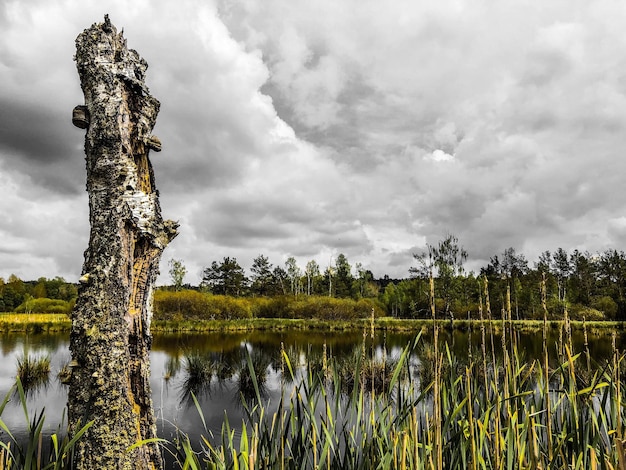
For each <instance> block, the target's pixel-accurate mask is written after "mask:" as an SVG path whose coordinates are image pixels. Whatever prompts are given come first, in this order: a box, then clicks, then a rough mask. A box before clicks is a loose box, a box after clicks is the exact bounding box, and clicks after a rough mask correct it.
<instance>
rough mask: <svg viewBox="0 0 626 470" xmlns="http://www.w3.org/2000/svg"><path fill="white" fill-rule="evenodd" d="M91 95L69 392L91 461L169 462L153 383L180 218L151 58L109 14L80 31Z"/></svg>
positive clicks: (87, 465) (83, 77) (80, 461)
mask: <svg viewBox="0 0 626 470" xmlns="http://www.w3.org/2000/svg"><path fill="white" fill-rule="evenodd" d="M75 59H76V65H77V69H78V74H79V76H80V82H81V88H82V90H83V93H84V97H85V104H84V105H80V106H77V107H76V108H75V109H74V111H73V114H72V122H73V123H74V125H76V126H77V127H79V128H82V129H86V135H85V155H86V163H87V165H86V166H87V192H88V194H89V209H90V212H89V221H90V224H91V232H90V238H89V247H88V248H87V250H86V251H85V261H84V264H83V273H82V276H81V278H80V290H79V295H78V299H77V302H76V307H75V308H74V311H73V312H72V332H71V336H70V350H71V353H72V364H73V366H72V368H71V371H72V374H71V379H70V389H69V394H68V410H69V420H70V426H71V428H72V429H73V430H74V431H77V430H78V429H80V427H81V426H83V425H84V424H85V423H87V422H90V421H94V424H93V425H92V426H91V427H90V428H89V429H88V430H87V432H86V433H85V434H84V436H83V437H82V438H81V439H80V440H79V441H78V444H77V449H76V455H75V466H76V468H82V469H94V468H110V469H122V468H123V469H127V468H129V469H130V468H132V469H144V468H146V469H147V468H162V462H161V456H160V453H159V451H158V447H157V445H156V444H154V443H149V444H144V445H140V446H136V447H134V448H133V449H132V450H131V451H128V449H129V448H131V446H133V444H136V443H138V442H141V441H144V440H146V439H152V438H155V437H156V425H155V418H154V412H153V408H152V399H151V390H150V363H149V351H150V346H151V334H150V321H151V317H152V287H153V284H154V281H155V280H156V277H157V275H158V266H159V261H160V258H161V254H162V252H163V250H164V249H165V247H166V246H167V244H168V243H169V242H170V241H171V240H172V239H173V238H174V237H175V236H176V235H177V231H176V229H177V227H178V224H177V223H175V222H173V221H169V220H163V219H162V217H161V208H160V205H159V200H158V192H157V190H156V187H155V182H154V173H153V170H152V165H151V163H150V160H149V158H148V154H149V151H150V149H152V150H155V151H159V150H160V148H161V142H160V140H159V139H158V138H157V137H155V136H153V135H152V134H151V132H152V128H153V127H154V124H155V122H156V117H157V113H158V111H159V102H158V101H157V100H156V99H155V98H154V97H152V96H151V95H150V94H149V91H148V89H147V88H146V86H145V83H144V79H145V73H146V69H147V67H148V64H147V63H146V62H145V60H143V59H142V58H141V57H140V56H139V54H138V53H137V52H136V51H134V50H132V49H128V48H127V45H126V40H125V39H124V37H123V35H122V33H119V34H118V33H117V30H116V28H115V27H114V26H113V25H112V24H111V23H110V21H109V18H108V16H105V21H104V23H98V24H94V25H92V26H91V27H90V28H89V29H86V30H85V31H84V32H82V33H81V34H80V35H79V36H78V37H77V39H76V58H75Z"/></svg>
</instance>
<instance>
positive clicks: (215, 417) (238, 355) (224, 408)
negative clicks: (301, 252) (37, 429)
mask: <svg viewBox="0 0 626 470" xmlns="http://www.w3.org/2000/svg"><path fill="white" fill-rule="evenodd" d="M414 338H415V334H411V333H383V332H377V333H376V335H375V338H374V339H373V341H372V340H371V339H370V338H369V336H367V337H366V338H365V341H366V343H365V344H366V346H367V352H368V355H369V354H371V353H372V352H373V354H374V355H375V356H377V357H379V358H380V357H387V358H394V357H396V358H397V357H399V355H400V354H401V352H402V349H403V348H404V347H405V346H406V345H407V344H408V343H410V342H412V341H413V340H414ZM441 338H442V343H443V342H445V341H447V342H448V343H449V345H450V347H451V349H452V350H453V352H454V353H455V354H456V355H457V356H458V357H460V358H464V357H467V356H468V351H469V350H470V349H471V350H473V351H474V352H473V353H474V354H475V355H476V357H478V355H479V354H480V338H481V335H480V331H473V332H460V331H456V332H455V333H454V335H453V337H449V336H448V335H446V334H445V333H442V335H441ZM429 340H430V339H429V338H426V337H424V338H423V341H425V342H428V341H429ZM487 341H488V344H489V341H490V340H489V338H488V340H487ZM500 341H501V339H500V338H499V337H494V343H495V345H496V347H495V350H496V351H501V350H502V349H501V347H500V344H501V343H500ZM557 341H558V332H554V331H553V332H552V333H551V336H550V338H549V340H548V343H549V344H552V345H554V344H555V343H556V342H557ZM573 341H574V344H575V346H574V349H575V350H577V351H581V350H582V349H583V343H584V339H583V335H582V332H576V333H575V334H574V337H573ZM363 345H364V335H363V333H361V332H340V333H316V332H311V331H306V332H302V331H297V332H248V333H228V334H223V333H206V334H201V335H198V334H194V335H191V334H155V336H154V342H153V348H152V352H151V370H152V376H151V386H152V393H153V405H154V409H155V413H156V415H157V419H158V433H159V435H160V436H161V437H163V438H165V439H168V440H172V439H173V438H174V437H175V434H176V429H180V430H182V431H184V432H186V433H189V434H191V435H192V436H194V435H197V433H199V432H202V434H204V435H206V434H207V433H206V432H204V431H202V430H203V424H202V419H201V417H200V415H199V413H198V411H197V409H196V407H195V405H194V404H193V401H192V400H191V398H190V396H191V394H190V392H193V393H194V394H195V395H196V396H197V398H198V402H199V404H200V406H201V408H202V412H203V415H204V419H205V421H206V425H207V428H208V430H209V431H212V432H213V433H215V434H217V435H219V432H220V429H221V426H222V423H223V422H224V415H225V414H227V415H228V419H229V422H230V423H231V425H233V426H234V427H236V426H237V424H238V423H241V421H242V419H243V418H244V414H245V413H244V410H243V408H242V406H241V398H240V397H241V394H242V393H243V394H244V395H249V396H250V398H251V397H252V395H251V393H252V390H251V387H250V385H249V384H250V382H249V381H247V380H246V379H247V377H248V374H247V371H248V366H247V359H246V357H247V354H249V355H250V357H251V358H252V361H253V363H254V365H255V370H257V372H258V373H259V374H258V375H259V378H260V380H261V386H262V391H263V400H265V402H266V404H267V408H268V412H270V413H272V412H273V411H275V410H276V407H277V405H278V403H279V401H280V396H281V387H282V385H283V374H282V371H283V370H284V369H285V365H284V363H283V362H282V361H281V348H283V349H284V350H285V352H286V354H287V355H288V357H289V358H290V360H291V362H292V364H293V365H294V367H295V368H296V370H298V368H299V370H303V369H304V368H305V366H306V363H307V362H310V363H317V364H321V363H322V361H323V357H324V356H326V358H336V359H337V360H341V359H342V358H347V357H352V356H355V355H359V354H361V351H362V350H363ZM519 345H520V347H519V349H520V351H522V352H523V354H525V355H526V357H527V358H528V359H530V358H535V357H540V355H541V351H542V340H541V334H520V336H519ZM470 346H471V347H470ZM617 346H618V348H620V349H622V350H623V349H624V347H625V346H626V337H625V336H624V335H623V334H621V333H620V334H619V335H618V336H617ZM68 348H69V336H68V335H66V334H31V335H25V334H19V335H18V334H7V335H3V336H0V351H1V354H2V357H1V359H0V395H1V397H4V396H6V394H7V393H8V392H9V391H10V389H11V387H12V385H13V384H14V382H15V375H16V371H17V362H18V359H19V358H21V357H23V356H24V354H29V355H30V356H31V357H37V356H43V355H47V356H49V357H50V359H51V373H50V378H49V380H48V382H47V383H45V384H44V385H42V386H41V387H39V388H36V389H33V390H30V391H29V393H28V408H29V413H30V415H31V416H33V414H34V413H35V410H38V411H40V410H41V409H42V408H45V416H46V425H45V430H46V433H47V434H49V433H52V432H55V431H57V428H58V426H59V423H61V422H62V420H63V418H64V416H65V407H66V400H67V386H66V385H63V384H62V383H61V382H60V381H59V379H58V378H57V373H58V371H59V370H60V369H61V368H62V367H63V365H64V364H67V363H68V362H69V360H70V354H69V349H68ZM589 350H590V354H591V357H592V358H593V359H594V360H595V361H598V362H602V361H603V360H606V359H607V358H610V357H611V355H612V352H613V350H612V341H611V336H610V333H608V334H607V333H606V332H605V333H596V334H590V336H589ZM418 351H419V349H418ZM411 363H412V364H413V367H414V368H419V366H420V364H421V363H423V358H421V357H420V355H419V353H418V352H416V354H415V355H414V357H413V358H412V361H411ZM198 371H200V372H198ZM203 374H204V375H203ZM203 377H204V378H203ZM2 420H3V421H4V422H5V423H6V425H7V426H8V428H9V429H11V430H12V432H13V433H14V434H16V435H18V436H20V435H24V433H25V424H26V421H25V418H24V413H23V410H22V408H21V406H20V404H19V401H18V400H17V399H15V398H14V399H12V400H11V402H10V403H9V404H8V405H7V407H6V408H5V410H4V412H3V414H2ZM0 436H1V435H0ZM1 437H2V438H3V440H4V438H5V436H1ZM192 442H194V439H193V438H192ZM195 442H198V441H197V440H195Z"/></svg>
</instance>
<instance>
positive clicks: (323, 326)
mask: <svg viewBox="0 0 626 470" xmlns="http://www.w3.org/2000/svg"><path fill="white" fill-rule="evenodd" d="M436 323H437V325H438V327H439V329H440V330H444V329H449V328H450V321H449V320H444V319H440V320H436ZM565 323H566V320H549V321H548V322H547V324H546V325H547V328H548V329H549V330H553V331H558V330H559V329H560V328H562V327H563V325H564V324H565ZM482 324H483V325H485V326H486V327H487V326H488V327H490V328H493V331H494V332H496V333H499V332H501V331H502V330H503V329H504V328H505V327H510V326H512V327H513V329H514V330H515V331H520V332H522V331H523V332H537V333H540V332H541V331H543V321H541V320H510V321H509V320H507V321H503V320H482ZM568 324H569V326H570V327H571V329H572V330H577V331H582V330H583V329H586V330H587V331H588V332H589V331H593V330H600V331H603V332H607V333H608V332H613V331H618V332H619V331H626V322H622V321H588V322H585V321H579V320H570V321H568ZM372 325H373V328H374V330H377V331H393V332H415V333H416V334H417V333H419V332H423V333H427V332H432V328H433V320H428V319H425V318H424V319H422V318H420V319H407V318H392V317H377V318H375V319H374V321H373V323H372V321H371V319H370V318H358V319H353V320H340V319H332V320H326V319H315V318H307V319H303V318H246V319H230V320H215V319H207V320H201V319H191V320H190V319H180V320H154V321H153V323H152V325H151V331H152V332H154V333H202V332H207V333H208V332H242V331H288V330H292V331H303V330H310V331H320V332H324V331H328V332H337V331H363V329H365V328H368V329H369V328H371V327H372ZM453 327H454V329H455V330H461V331H467V330H475V331H479V330H480V327H481V320H474V319H472V320H454V323H453ZM70 329H71V320H70V318H69V317H68V316H67V315H65V314H50V313H30V314H26V313H13V312H0V333H4V334H6V333H64V332H69V331H70Z"/></svg>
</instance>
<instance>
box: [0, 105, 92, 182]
mask: <svg viewBox="0 0 626 470" xmlns="http://www.w3.org/2000/svg"><path fill="white" fill-rule="evenodd" d="M62 111H66V112H62ZM70 112H71V110H70V111H67V110H49V109H47V108H46V107H45V106H41V105H39V104H37V103H32V104H24V103H23V102H15V101H13V100H11V99H7V98H0V152H2V153H4V154H5V155H7V156H8V157H7V158H6V159H5V160H4V163H5V164H6V165H7V166H8V167H9V168H13V169H16V170H19V171H22V172H24V173H28V174H29V175H30V176H31V177H32V178H33V181H34V183H35V184H37V185H38V186H43V187H45V188H48V189H51V190H54V192H59V193H65V194H76V193H77V192H79V191H82V189H83V188H84V181H83V179H84V178H83V176H82V173H83V170H84V164H83V163H82V158H83V156H82V151H81V149H80V148H77V145H76V142H82V138H81V137H79V136H77V135H75V134H74V133H73V132H72V128H71V114H70Z"/></svg>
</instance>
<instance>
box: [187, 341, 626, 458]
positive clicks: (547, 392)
mask: <svg viewBox="0 0 626 470" xmlns="http://www.w3.org/2000/svg"><path fill="white" fill-rule="evenodd" d="M567 337H568V334H567V332H564V333H563V338H564V341H563V342H562V343H561V344H559V345H558V346H559V354H558V357H556V358H553V360H552V361H549V362H550V363H554V364H555V365H554V366H550V369H549V370H546V369H545V368H544V364H546V363H547V361H546V360H545V359H548V358H543V359H540V360H532V361H525V360H523V359H522V354H521V353H520V351H518V350H517V346H516V345H515V343H516V340H515V338H514V337H513V336H511V337H508V338H507V339H506V340H505V341H503V342H502V344H503V345H505V354H504V359H503V361H502V364H498V365H496V366H495V367H494V366H493V365H492V363H491V361H489V358H488V357H487V356H490V351H489V348H490V347H485V348H484V349H483V351H484V354H485V356H486V357H485V358H483V357H475V359H474V360H470V361H469V362H468V361H460V360H459V359H457V358H456V357H454V356H453V355H452V353H451V352H450V350H449V349H448V348H447V345H444V346H442V350H441V351H439V352H438V353H435V354H434V355H433V356H434V357H432V359H431V360H432V363H431V364H430V366H431V367H434V365H435V363H437V367H434V369H435V371H437V372H436V373H435V377H433V378H432V380H431V381H430V382H427V383H424V382H422V383H421V384H420V382H419V380H418V379H417V377H415V372H414V370H413V369H412V367H411V366H410V358H411V354H412V352H413V350H414V349H415V348H417V347H419V345H420V344H421V343H422V340H421V338H420V337H419V335H418V339H416V341H415V342H414V343H413V344H411V345H409V346H407V348H406V349H405V350H404V351H403V352H402V354H401V356H400V357H399V358H397V362H396V364H395V367H394V368H392V369H391V371H388V370H386V369H384V368H381V367H380V366H378V367H376V368H375V367H372V364H370V365H369V366H368V362H371V361H376V360H377V359H375V358H374V357H365V356H364V357H362V358H357V361H356V364H355V366H354V374H353V377H357V379H356V380H352V381H351V386H352V388H351V389H350V390H349V391H348V393H345V383H344V380H343V379H344V378H345V377H343V375H344V374H343V373H342V370H344V367H343V366H342V365H341V364H335V363H334V362H333V361H332V360H330V361H329V362H328V369H327V370H319V368H316V370H315V371H313V369H312V368H310V367H309V368H307V369H306V370H305V371H304V372H302V371H301V372H298V370H296V369H295V368H294V367H293V366H292V363H291V361H290V360H289V357H288V355H287V354H286V353H285V352H284V351H283V354H282V360H283V364H284V369H285V371H286V374H287V375H288V378H289V380H286V383H292V384H295V385H293V386H290V387H285V388H284V394H283V396H282V399H281V403H280V406H279V407H278V409H279V410H280V411H279V412H277V413H274V414H273V415H271V416H268V415H267V414H266V411H265V408H264V407H263V405H260V404H259V403H262V400H261V394H260V392H259V391H258V390H257V401H255V402H253V403H254V405H251V404H249V402H246V401H245V400H244V406H246V409H247V410H248V417H247V420H246V421H245V422H244V423H242V424H241V434H238V433H237V434H235V432H234V427H233V426H231V424H230V423H229V422H228V419H227V418H226V419H225V421H224V425H223V428H222V432H221V434H220V435H218V436H213V435H210V433H207V437H205V438H203V442H202V448H201V449H200V450H199V452H198V453H195V452H193V450H192V448H193V445H192V443H190V442H189V440H188V439H187V438H185V436H183V437H182V439H181V440H180V446H179V448H178V451H179V454H178V455H179V458H180V460H179V462H181V465H182V466H183V467H185V466H187V467H186V468H207V469H209V468H210V469H214V468H219V469H231V468H242V469H244V468H245V469H252V468H268V469H270V468H271V469H274V468H276V469H283V468H285V469H296V468H299V469H300V468H306V469H308V468H311V469H314V468H337V469H374V468H384V469H444V468H446V469H449V468H470V469H525V468H528V469H531V468H532V469H534V468H541V469H548V468H557V469H562V468H568V469H570V468H571V469H594V468H599V469H626V465H625V462H624V454H623V447H624V445H623V439H624V423H625V422H626V421H625V420H626V414H625V412H624V406H623V396H622V393H623V392H622V390H623V373H622V369H624V356H623V355H622V354H621V352H620V351H618V350H617V349H615V348H614V356H613V357H612V358H611V359H610V360H609V361H607V362H606V363H605V364H592V363H591V362H588V359H587V356H586V354H585V351H582V352H581V353H578V354H572V352H571V349H570V344H568V341H567ZM498 346H499V347H500V345H498ZM364 350H367V348H364ZM483 359H484V360H483ZM554 359H556V362H555V361H554ZM435 361H436V362H435ZM485 365H486V367H485ZM422 366H423V365H422ZM249 367H250V370H251V371H253V370H254V369H253V366H252V362H251V361H249ZM373 370H378V371H379V373H384V374H388V373H390V378H389V380H388V382H387V385H388V386H387V387H386V388H381V389H377V388H374V389H373V390H372V389H371V383H373V382H372V381H371V380H370V381H369V382H368V381H367V380H366V378H367V374H370V373H371V371H373ZM383 370H384V372H382V371H383ZM299 374H301V375H300V376H298V375H299ZM252 375H253V376H254V374H252ZM435 384H437V387H436V388H437V393H438V399H437V400H433V398H434V397H433V391H434V388H435V387H434V386H435ZM434 404H436V405H437V406H438V407H439V410H435V409H434V408H433V406H434ZM436 411H438V412H436ZM237 427H238V426H237ZM235 436H237V437H235Z"/></svg>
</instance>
